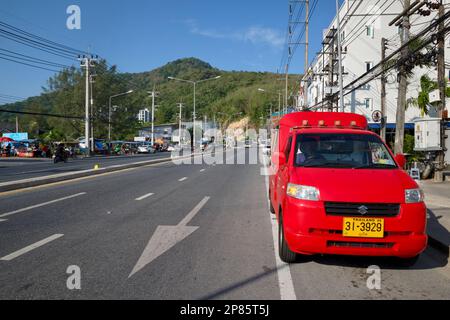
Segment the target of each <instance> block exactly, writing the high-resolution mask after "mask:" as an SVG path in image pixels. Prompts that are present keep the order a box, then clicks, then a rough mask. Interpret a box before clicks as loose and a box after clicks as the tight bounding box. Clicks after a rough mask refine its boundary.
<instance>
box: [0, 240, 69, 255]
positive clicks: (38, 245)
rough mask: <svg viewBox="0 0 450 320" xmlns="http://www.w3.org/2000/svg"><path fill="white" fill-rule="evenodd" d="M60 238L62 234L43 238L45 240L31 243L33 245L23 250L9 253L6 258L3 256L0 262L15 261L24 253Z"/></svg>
mask: <svg viewBox="0 0 450 320" xmlns="http://www.w3.org/2000/svg"><path fill="white" fill-rule="evenodd" d="M62 236H64V235H63V234H54V235H52V236H50V237H48V238H45V239H43V240H41V241H38V242H36V243H33V244H31V245H29V246H27V247H25V248H23V249H20V250H17V251H15V252H13V253H11V254H8V255H7V256H4V257H3V258H0V260H2V261H11V260H13V259H15V258H17V257H20V256H21V255H24V254H25V253H28V252H30V251H32V250H34V249H37V248H39V247H42V246H43V245H45V244H47V243H49V242H52V241H54V240H56V239H58V238H61V237H62Z"/></svg>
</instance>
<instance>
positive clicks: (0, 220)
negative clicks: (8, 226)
mask: <svg viewBox="0 0 450 320" xmlns="http://www.w3.org/2000/svg"><path fill="white" fill-rule="evenodd" d="M5 221H8V220H6V219H0V222H5Z"/></svg>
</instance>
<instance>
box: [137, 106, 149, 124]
mask: <svg viewBox="0 0 450 320" xmlns="http://www.w3.org/2000/svg"><path fill="white" fill-rule="evenodd" d="M138 120H139V121H140V122H150V121H151V112H150V110H149V109H147V108H145V109H141V110H139V114H138Z"/></svg>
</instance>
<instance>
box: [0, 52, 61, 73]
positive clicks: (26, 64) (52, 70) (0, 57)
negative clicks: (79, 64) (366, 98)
mask: <svg viewBox="0 0 450 320" xmlns="http://www.w3.org/2000/svg"><path fill="white" fill-rule="evenodd" d="M0 59H3V60H8V61H11V62H15V63H18V64H22V65H25V66H29V67H33V68H37V69H42V70H47V71H51V72H60V70H54V69H49V68H45V67H40V66H35V65H32V64H29V63H26V62H21V61H17V60H13V59H9V58H5V57H2V56H0Z"/></svg>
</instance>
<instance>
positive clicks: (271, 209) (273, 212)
mask: <svg viewBox="0 0 450 320" xmlns="http://www.w3.org/2000/svg"><path fill="white" fill-rule="evenodd" d="M269 210H270V213H272V214H275V208H274V207H273V205H272V200H271V199H270V190H269Z"/></svg>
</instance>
